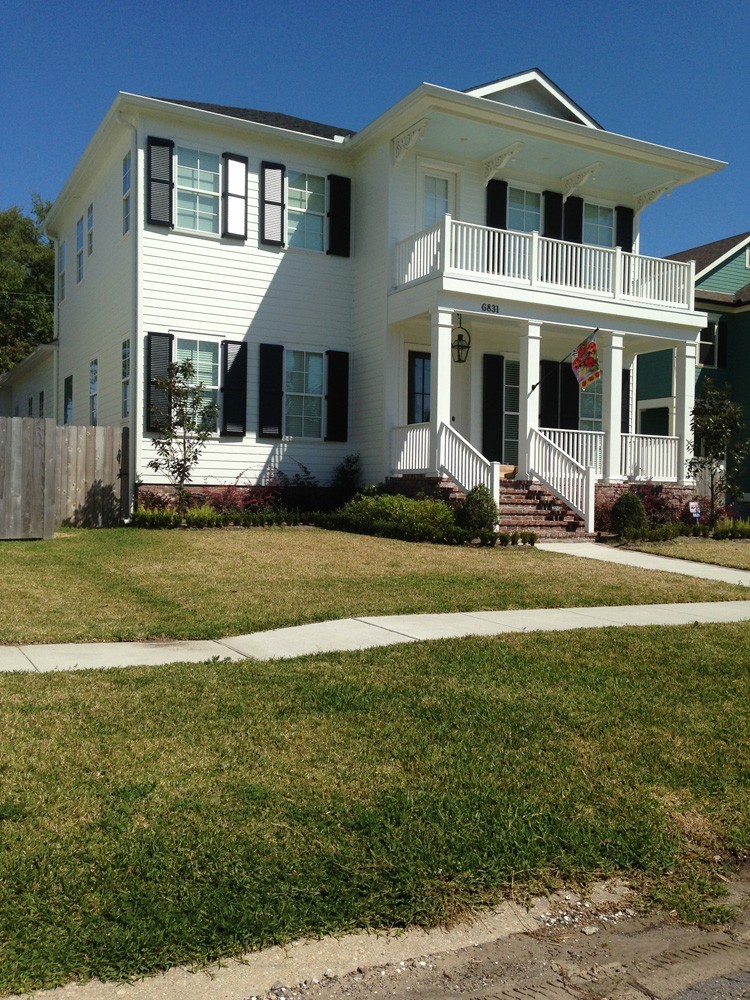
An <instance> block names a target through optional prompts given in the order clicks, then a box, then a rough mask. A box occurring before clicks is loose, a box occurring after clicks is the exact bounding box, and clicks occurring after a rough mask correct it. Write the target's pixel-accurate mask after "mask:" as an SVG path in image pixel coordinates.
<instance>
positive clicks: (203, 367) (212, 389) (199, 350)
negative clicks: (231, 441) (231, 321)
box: [175, 337, 219, 431]
mask: <svg viewBox="0 0 750 1000" xmlns="http://www.w3.org/2000/svg"><path fill="white" fill-rule="evenodd" d="M175 345H176V351H175V361H176V362H177V364H181V363H182V362H183V361H192V363H193V370H194V372H195V375H194V377H193V378H194V383H195V384H196V385H198V383H201V382H202V383H203V391H202V394H201V396H202V400H203V405H204V406H205V405H206V404H209V403H213V404H214V405H215V406H218V403H219V343H218V341H216V340H201V339H199V338H198V337H178V338H177V340H176V342H175ZM208 426H209V428H210V430H212V431H215V430H216V428H217V426H218V424H217V417H216V416H214V417H213V419H212V420H210V421H209V425H208Z"/></svg>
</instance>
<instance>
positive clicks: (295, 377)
mask: <svg viewBox="0 0 750 1000" xmlns="http://www.w3.org/2000/svg"><path fill="white" fill-rule="evenodd" d="M284 360H285V363H286V376H285V382H284V385H285V391H284V401H285V414H284V433H285V434H288V435H294V436H296V437H308V438H319V437H322V433H323V355H322V353H317V352H314V351H286V352H285V358H284Z"/></svg>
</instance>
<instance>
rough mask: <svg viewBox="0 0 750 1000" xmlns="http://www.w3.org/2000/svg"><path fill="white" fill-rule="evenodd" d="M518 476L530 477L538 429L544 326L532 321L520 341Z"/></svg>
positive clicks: (522, 477)
mask: <svg viewBox="0 0 750 1000" xmlns="http://www.w3.org/2000/svg"><path fill="white" fill-rule="evenodd" d="M518 346H519V353H520V363H519V383H520V385H519V400H518V410H519V413H518V477H519V478H520V479H528V476H529V435H530V434H531V431H532V430H538V429H539V393H540V391H541V386H540V385H539V359H540V357H541V346H542V325H541V323H534V322H529V323H528V324H527V327H526V329H525V330H524V331H523V332H522V333H521V336H520V338H519V345H518Z"/></svg>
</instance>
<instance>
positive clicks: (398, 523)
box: [315, 494, 466, 544]
mask: <svg viewBox="0 0 750 1000" xmlns="http://www.w3.org/2000/svg"><path fill="white" fill-rule="evenodd" d="M315 523H316V524H319V525H320V526H321V527H327V528H335V529H338V530H340V531H355V532H358V533H359V534H363V535H379V536H381V537H384V538H400V539H401V540H403V541H408V542H449V543H450V544H458V543H460V542H464V541H466V532H465V531H463V529H460V528H459V527H458V526H457V525H456V523H455V521H454V520H453V514H452V513H451V510H450V508H449V507H448V506H447V504H445V503H443V502H442V501H441V500H413V499H412V498H411V497H405V496H402V495H401V494H385V495H383V496H363V495H360V496H356V497H355V498H354V499H353V500H350V501H349V503H347V504H344V506H343V507H341V508H339V510H337V511H335V512H334V513H333V514H321V515H317V516H316V517H315Z"/></svg>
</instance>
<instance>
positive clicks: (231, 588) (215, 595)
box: [0, 528, 747, 644]
mask: <svg viewBox="0 0 750 1000" xmlns="http://www.w3.org/2000/svg"><path fill="white" fill-rule="evenodd" d="M2 557H3V573H2V577H1V578H0V609H2V614H0V644H16V643H38V642H73V641H84V640H93V641H104V640H109V641H118V640H135V639H162V638H176V639H188V638H220V637H222V636H229V635H241V634H244V633H247V632H255V631H259V630H262V629H269V628H279V627H282V626H286V625H299V624H302V623H304V622H311V621H321V620H324V619H331V618H343V617H349V616H352V615H378V614H407V613H420V612H424V613H427V612H449V611H478V610H495V609H506V608H543V607H576V606H578V607H581V606H588V605H601V604H647V603H654V602H656V603H663V602H677V601H711V600H738V599H744V598H745V597H746V596H747V591H746V590H744V589H742V588H738V587H732V586H730V585H729V584H726V585H723V584H717V583H714V582H709V581H702V580H692V579H690V578H679V577H675V576H673V575H670V574H667V573H663V574H662V573H652V572H646V571H639V570H635V569H631V568H629V567H625V566H614V565H611V564H604V563H595V562H593V561H586V562H585V563H582V561H581V560H576V559H573V558H571V557H567V556H560V555H555V554H552V553H548V552H539V551H536V550H533V549H528V548H509V549H472V548H466V547H456V548H451V547H447V546H438V545H415V544H410V543H407V542H399V541H392V540H388V539H378V538H368V537H364V536H359V535H350V534H344V533H341V532H326V531H321V530H317V529H312V528H268V529H263V528H258V529H241V530H236V531H231V530H229V531H228V530H203V531H189V532H186V531H146V530H136V529H133V528H122V529H108V530H101V531H92V530H89V531H85V530H79V531H75V530H67V531H64V532H62V533H61V534H60V535H58V536H57V537H55V538H54V539H52V540H50V541H39V542H6V543H4V544H3V545H2Z"/></svg>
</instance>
